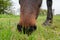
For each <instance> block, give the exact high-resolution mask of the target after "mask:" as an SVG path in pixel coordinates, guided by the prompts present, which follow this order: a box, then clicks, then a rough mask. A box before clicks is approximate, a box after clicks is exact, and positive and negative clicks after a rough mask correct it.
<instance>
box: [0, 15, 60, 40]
mask: <svg viewBox="0 0 60 40" xmlns="http://www.w3.org/2000/svg"><path fill="white" fill-rule="evenodd" d="M45 19H46V16H39V17H38V19H37V23H36V24H37V30H36V31H34V32H33V33H32V34H31V35H30V36H27V35H26V34H23V33H20V32H18V30H17V24H18V22H19V20H20V17H19V16H15V15H6V14H1V15H0V40H60V15H56V16H54V17H53V23H52V24H51V25H50V26H43V25H42V23H43V22H44V21H45Z"/></svg>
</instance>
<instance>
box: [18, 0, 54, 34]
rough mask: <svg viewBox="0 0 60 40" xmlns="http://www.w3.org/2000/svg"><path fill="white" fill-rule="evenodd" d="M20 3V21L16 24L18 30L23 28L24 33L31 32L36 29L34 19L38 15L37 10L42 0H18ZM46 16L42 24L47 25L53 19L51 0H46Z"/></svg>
mask: <svg viewBox="0 0 60 40" xmlns="http://www.w3.org/2000/svg"><path fill="white" fill-rule="evenodd" d="M19 4H20V7H21V8H20V12H21V13H20V21H19V23H18V25H17V29H18V31H19V32H21V31H22V30H23V33H24V34H31V33H32V32H33V31H35V30H36V29H37V26H36V19H37V18H38V15H39V10H40V7H41V4H42V0H19ZM46 4H47V17H46V20H45V22H44V23H43V25H49V24H51V23H52V20H53V13H52V0H47V1H46Z"/></svg>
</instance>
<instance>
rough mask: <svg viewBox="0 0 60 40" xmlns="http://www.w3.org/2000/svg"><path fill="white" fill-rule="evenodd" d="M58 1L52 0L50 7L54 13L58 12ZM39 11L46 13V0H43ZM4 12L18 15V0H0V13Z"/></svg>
mask: <svg viewBox="0 0 60 40" xmlns="http://www.w3.org/2000/svg"><path fill="white" fill-rule="evenodd" d="M59 2H60V0H53V6H52V9H53V14H54V15H59V14H60V5H59ZM41 12H42V14H46V12H47V6H46V0H43V3H42V6H41ZM5 13H6V14H7V13H8V14H14V15H19V13H20V5H19V0H0V14H5ZM40 14H41V13H40Z"/></svg>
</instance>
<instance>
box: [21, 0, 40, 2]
mask: <svg viewBox="0 0 60 40" xmlns="http://www.w3.org/2000/svg"><path fill="white" fill-rule="evenodd" d="M38 1H40V0H22V1H21V2H26V3H27V2H28V3H37V2H38Z"/></svg>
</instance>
